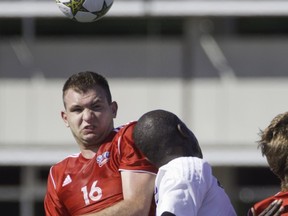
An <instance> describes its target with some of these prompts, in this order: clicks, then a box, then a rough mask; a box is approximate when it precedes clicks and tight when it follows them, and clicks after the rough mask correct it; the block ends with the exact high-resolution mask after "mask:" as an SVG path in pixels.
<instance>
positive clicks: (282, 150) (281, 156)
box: [257, 112, 288, 188]
mask: <svg viewBox="0 0 288 216" xmlns="http://www.w3.org/2000/svg"><path fill="white" fill-rule="evenodd" d="M259 135H260V140H259V141H257V142H258V148H261V152H262V155H263V156H266V159H267V162H268V164H269V166H270V169H271V171H272V172H273V173H274V174H275V175H276V176H278V177H279V178H280V179H281V181H282V184H286V183H285V182H288V181H287V180H288V179H287V180H286V178H288V172H287V171H288V112H285V113H282V114H279V115H277V116H276V117H275V118H274V119H273V120H272V121H271V122H270V125H269V126H268V127H267V128H266V129H265V130H260V133H259ZM282 188H287V187H286V186H285V185H282Z"/></svg>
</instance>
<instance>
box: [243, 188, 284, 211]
mask: <svg viewBox="0 0 288 216" xmlns="http://www.w3.org/2000/svg"><path fill="white" fill-rule="evenodd" d="M279 199H282V200H283V203H282V206H283V207H284V212H283V213H282V214H281V215H283V216H288V192H279V193H277V194H275V195H274V196H271V197H268V198H266V199H264V200H262V201H260V202H258V203H256V204H255V205H254V206H253V208H254V209H255V213H256V215H259V214H260V213H261V212H262V211H264V209H265V208H267V207H268V206H269V205H270V204H271V203H272V202H273V201H274V200H279ZM248 216H252V213H251V210H249V212H248Z"/></svg>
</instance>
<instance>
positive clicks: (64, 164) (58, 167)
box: [50, 153, 80, 177]
mask: <svg viewBox="0 0 288 216" xmlns="http://www.w3.org/2000/svg"><path fill="white" fill-rule="evenodd" d="M79 156H80V153H76V154H72V155H69V156H67V157H66V158H64V159H62V160H61V161H59V162H57V163H55V164H54V165H53V166H51V168H50V176H51V177H53V176H54V177H55V176H59V175H61V174H63V173H64V171H65V170H67V169H73V168H74V166H75V163H77V161H78V159H79Z"/></svg>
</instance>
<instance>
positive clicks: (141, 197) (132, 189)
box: [85, 171, 155, 216]
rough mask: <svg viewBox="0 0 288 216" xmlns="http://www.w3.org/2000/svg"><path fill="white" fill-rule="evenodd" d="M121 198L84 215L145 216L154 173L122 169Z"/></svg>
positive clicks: (148, 207)
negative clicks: (106, 206) (100, 209)
mask: <svg viewBox="0 0 288 216" xmlns="http://www.w3.org/2000/svg"><path fill="white" fill-rule="evenodd" d="M121 177H122V187H123V200H122V201H120V202H118V203H116V204H115V205H113V206H111V207H108V208H106V209H104V210H102V211H99V212H95V213H91V214H85V216H108V215H109V216H113V215H117V216H147V215H148V214H149V211H150V206H151V202H152V198H153V191H154V181H155V175H152V174H148V173H136V172H132V171H122V172H121Z"/></svg>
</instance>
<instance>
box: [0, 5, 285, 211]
mask: <svg viewBox="0 0 288 216" xmlns="http://www.w3.org/2000/svg"><path fill="white" fill-rule="evenodd" d="M287 36H288V2H287V0H282V1H281V0H279V1H277V0H270V1H269V0H266V1H264V0H251V1H248V0H222V1H220V0H199V1H196V0H174V1H173V0H115V1H114V4H113V6H112V8H111V9H110V11H109V12H108V14H107V15H106V16H105V17H104V18H102V19H101V20H99V21H97V22H94V23H76V22H74V21H72V20H69V19H68V18H66V17H64V15H63V14H62V13H61V11H60V10H59V9H58V7H57V5H56V4H55V2H54V1H53V0H34V1H33V0H29V1H28V0H0V120H1V124H0V176H1V178H0V212H1V215H12V216H36V215H37V216H39V215H44V210H43V198H44V194H45V190H46V179H47V175H48V171H49V167H50V166H51V165H52V164H54V163H56V162H58V161H60V160H62V159H63V158H64V157H66V156H68V155H70V154H72V153H76V152H78V151H79V150H78V147H77V144H76V143H75V142H74V140H73V138H72V135H71V134H70V131H69V129H67V128H66V127H65V125H64V123H63V122H62V120H61V117H60V111H61V110H62V109H63V106H62V101H61V94H62V85H63V83H64V81H65V79H66V78H67V77H68V76H70V75H71V74H72V73H76V72H79V71H86V70H91V71H96V72H99V73H102V74H103V75H104V76H106V77H107V78H108V80H109V83H110V86H111V91H112V95H113V99H114V100H116V101H117V102H118V105H119V112H118V117H117V119H116V120H115V126H118V125H120V124H123V123H126V122H128V121H131V120H136V119H138V118H139V117H140V116H141V115H142V114H143V113H144V112H146V111H150V110H152V109H165V110H169V111H172V112H174V113H176V114H177V115H178V116H179V117H180V118H181V119H182V120H183V121H184V122H185V123H187V125H188V126H189V127H190V128H191V129H192V130H193V131H194V132H195V134H196V136H197V137H198V140H199V142H200V144H201V146H202V148H203V153H204V158H205V159H206V160H207V161H208V162H210V164H211V165H212V166H213V169H214V174H215V176H217V177H218V179H219V180H220V181H221V183H222V185H223V186H224V187H225V190H226V192H227V193H228V194H229V196H230V198H231V200H232V202H233V205H234V206H235V209H236V211H237V213H238V215H246V213H247V211H248V209H249V208H250V207H251V205H252V204H253V203H255V202H257V201H259V200H261V199H263V198H265V197H267V196H270V195H272V194H274V193H275V192H277V191H278V190H279V181H278V179H277V178H276V177H275V176H274V175H273V174H272V173H271V172H270V170H269V168H268V166H267V163H266V160H265V158H263V157H262V155H261V153H260V150H259V149H257V144H256V141H257V140H258V133H259V130H260V129H264V128H265V127H266V126H268V124H269V123H270V121H271V120H272V118H273V117H274V116H276V115H277V114H279V113H282V112H285V111H287V110H288V100H287V95H288V71H287V70H288V58H287V56H288V37H287Z"/></svg>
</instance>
